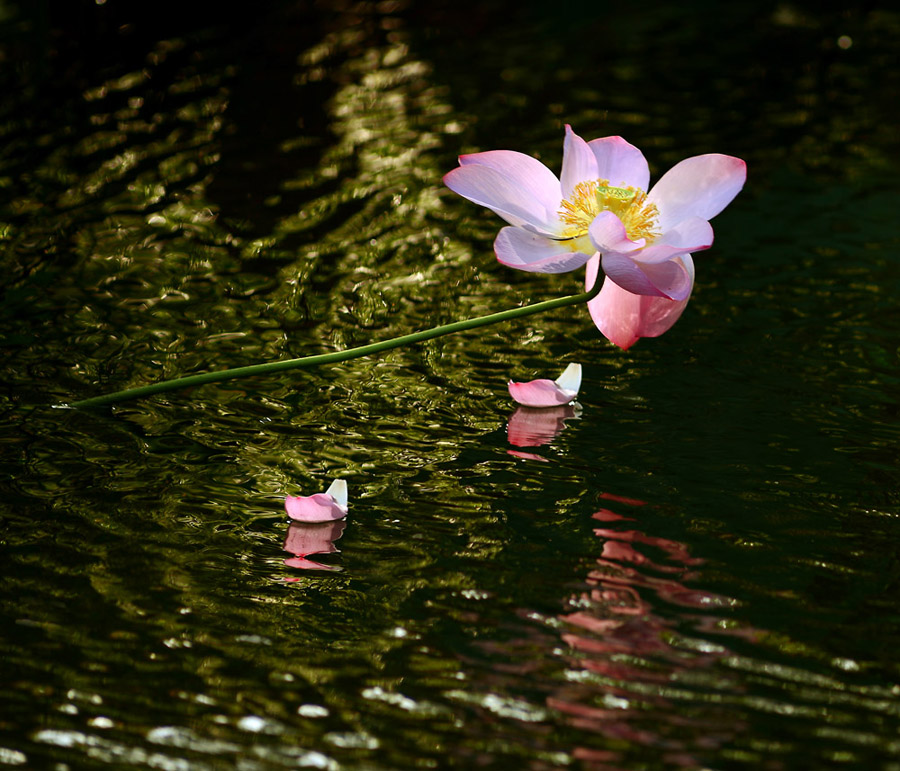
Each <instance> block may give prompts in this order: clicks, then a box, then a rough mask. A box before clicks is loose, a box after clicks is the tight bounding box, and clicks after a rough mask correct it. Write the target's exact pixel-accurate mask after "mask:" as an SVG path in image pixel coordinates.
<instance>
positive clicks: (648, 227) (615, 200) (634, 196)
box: [557, 179, 659, 241]
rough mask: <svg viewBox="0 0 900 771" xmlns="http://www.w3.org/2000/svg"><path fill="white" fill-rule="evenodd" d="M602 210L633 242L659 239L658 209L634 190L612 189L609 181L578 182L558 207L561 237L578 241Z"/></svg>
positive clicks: (632, 188) (645, 196)
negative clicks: (623, 227) (617, 220)
mask: <svg viewBox="0 0 900 771" xmlns="http://www.w3.org/2000/svg"><path fill="white" fill-rule="evenodd" d="M603 211H611V212H612V213H613V214H615V215H616V216H617V217H618V218H619V219H620V220H622V224H623V225H624V226H625V232H626V233H628V237H629V238H630V239H631V240H632V241H637V240H638V239H639V238H646V239H647V241H653V240H654V239H655V238H657V237H658V236H659V231H657V229H656V227H657V220H658V218H659V210H658V209H657V208H656V205H655V204H652V203H647V194H646V193H645V192H644V191H643V190H641V189H640V188H636V187H612V186H611V185H610V184H609V180H608V179H596V180H590V181H588V182H579V183H578V184H577V185H575V189H574V190H573V191H572V195H571V196H569V198H567V199H566V200H565V201H563V202H562V203H561V204H560V206H559V211H558V212H557V213H558V214H559V218H560V220H562V223H563V230H562V235H563V237H564V238H567V239H568V238H573V239H575V238H580V237H582V236H584V235H585V234H586V233H587V232H588V228H589V227H590V225H591V223H592V222H593V221H594V218H595V217H596V216H597V215H598V214H600V212H603Z"/></svg>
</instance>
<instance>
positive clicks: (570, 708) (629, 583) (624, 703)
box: [547, 494, 756, 770]
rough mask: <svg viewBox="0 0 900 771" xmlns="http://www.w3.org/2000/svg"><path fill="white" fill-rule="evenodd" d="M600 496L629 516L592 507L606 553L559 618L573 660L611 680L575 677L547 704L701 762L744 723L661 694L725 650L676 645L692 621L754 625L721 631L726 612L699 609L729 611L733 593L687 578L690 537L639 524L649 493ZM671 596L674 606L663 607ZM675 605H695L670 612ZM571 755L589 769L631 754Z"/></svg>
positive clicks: (577, 722)
mask: <svg viewBox="0 0 900 771" xmlns="http://www.w3.org/2000/svg"><path fill="white" fill-rule="evenodd" d="M600 497H601V498H602V499H603V500H605V501H609V502H610V503H611V504H613V505H614V506H615V507H616V508H621V507H627V514H621V513H617V512H616V511H613V510H611V509H606V508H604V509H600V510H599V511H597V512H596V513H595V514H594V515H593V516H594V519H596V520H598V521H599V522H602V523H603V525H604V526H603V527H598V528H595V529H594V533H595V535H597V537H599V538H601V539H603V544H602V549H601V554H600V556H599V557H598V559H597V561H596V566H595V568H594V569H592V570H591V571H590V573H589V574H588V576H587V579H586V583H587V590H586V591H585V592H583V593H582V594H580V595H579V596H577V597H573V598H571V600H570V603H571V604H572V605H573V606H575V607H576V609H575V610H574V611H573V612H571V613H568V614H565V615H561V616H560V617H559V618H560V620H561V621H563V622H564V623H565V625H566V626H567V627H568V629H567V631H565V632H564V633H563V634H562V638H563V640H564V641H565V642H566V643H567V644H568V645H569V646H570V648H571V650H572V651H573V654H574V656H573V659H572V667H573V668H580V669H582V670H585V671H588V672H593V673H596V674H598V675H600V676H601V677H602V678H604V679H606V680H608V681H611V682H610V683H609V684H608V685H606V686H604V687H602V688H601V687H599V686H597V685H586V684H574V683H573V684H572V685H571V686H568V687H566V688H565V689H564V690H562V691H560V692H558V693H556V694H555V695H554V696H552V697H551V698H549V699H548V701H547V703H548V706H550V707H552V708H554V709H555V710H557V711H558V712H560V713H562V714H563V715H565V716H566V719H567V721H568V722H570V723H571V724H572V725H574V726H576V727H578V728H579V729H581V730H585V731H590V732H596V733H598V734H600V735H602V736H604V737H607V738H608V739H610V740H613V741H614V742H617V743H620V742H622V741H623V740H625V741H627V742H631V743H634V744H636V745H640V746H642V747H645V748H646V747H649V748H652V749H653V750H654V751H656V752H657V753H658V754H657V757H658V759H659V760H661V761H663V762H664V763H666V764H670V765H672V766H675V767H680V768H700V767H702V766H703V763H702V759H701V758H699V757H698V756H697V753H702V752H703V751H706V750H711V749H715V748H716V747H720V746H722V745H723V744H726V743H728V742H729V741H730V740H731V739H732V738H733V736H734V733H735V732H736V731H738V730H740V729H741V726H740V725H739V724H737V723H736V722H734V721H733V720H729V718H728V716H727V713H716V711H715V710H712V709H711V710H708V711H706V712H704V716H703V717H696V715H697V712H698V711H699V710H698V709H694V711H693V715H694V716H692V717H687V716H685V714H684V709H683V708H682V706H680V705H679V704H676V703H673V702H671V701H670V700H669V699H668V698H666V696H665V695H664V693H665V690H664V689H665V687H666V686H667V685H671V684H673V683H676V684H677V683H678V682H679V681H680V680H681V679H682V677H683V676H684V673H687V672H690V671H692V670H695V671H696V670H702V669H704V668H709V667H712V666H714V665H715V664H716V662H717V661H719V660H720V659H721V658H722V657H724V656H727V655H729V651H728V650H727V649H726V648H725V647H724V646H723V645H721V644H720V643H719V642H718V641H715V642H710V643H708V644H707V645H705V646H703V647H702V648H698V649H690V648H686V647H684V646H683V645H681V644H679V631H680V629H681V628H682V627H683V626H684V625H685V623H690V624H692V625H693V626H694V628H695V629H696V630H697V631H698V632H702V633H704V634H705V635H709V634H715V633H718V634H726V633H728V634H738V635H741V636H749V637H754V636H755V635H756V632H755V631H754V630H743V631H734V632H724V631H723V630H722V629H721V624H720V622H721V621H722V618H721V617H720V616H717V615H714V614H708V613H701V611H710V610H712V611H715V610H716V609H717V608H720V609H723V610H724V609H726V608H728V607H730V605H731V601H730V600H728V599H727V598H725V597H721V596H719V595H716V594H713V593H712V592H708V591H705V590H703V589H699V588H691V587H688V586H687V585H686V582H688V581H691V580H695V579H696V578H697V575H696V573H695V572H694V570H695V569H696V568H697V567H698V566H699V565H702V564H703V560H702V559H700V558H697V557H693V556H691V554H690V550H689V547H688V546H687V545H686V544H684V543H681V542H678V541H673V540H671V539H668V538H660V537H656V536H652V535H649V534H647V533H645V532H644V531H643V530H641V529H639V527H637V526H635V523H637V522H638V519H639V518H638V516H637V514H638V512H637V509H639V508H640V507H642V506H644V505H646V504H645V502H644V501H640V500H635V499H633V498H625V497H622V496H617V495H611V494H603V495H601V496H600ZM665 604H668V605H669V608H668V609H665V608H664V607H659V609H657V606H663V605H665ZM672 605H677V606H680V607H682V608H688V609H691V611H692V613H691V614H690V615H686V614H685V613H679V612H677V611H674V612H673V610H672V609H671V606H672ZM657 688H658V690H657ZM695 706H696V705H695ZM701 720H702V721H703V724H702V725H700V721H701ZM572 754H573V757H576V758H578V759H579V760H580V761H581V762H582V763H583V764H584V766H583V767H585V768H596V769H610V770H611V769H618V768H622V767H621V766H618V765H616V763H617V762H623V761H624V760H625V755H624V753H622V752H619V751H618V750H607V749H597V748H596V747H590V748H588V747H576V748H574V750H573V753H572Z"/></svg>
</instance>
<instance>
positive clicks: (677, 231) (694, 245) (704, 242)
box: [632, 217, 713, 264]
mask: <svg viewBox="0 0 900 771" xmlns="http://www.w3.org/2000/svg"><path fill="white" fill-rule="evenodd" d="M712 243H713V229H712V225H710V224H709V223H708V222H707V221H706V220H704V219H700V218H699V217H691V218H689V219H686V220H684V221H683V222H680V223H679V224H678V225H676V226H675V227H674V228H672V229H671V230H668V231H667V232H665V233H663V234H662V235H661V236H660V237H659V238H658V239H657V240H656V242H655V243H653V244H651V245H650V246H647V247H645V248H643V249H641V251H640V252H639V253H638V254H634V255H632V256H633V257H634V258H635V259H636V260H638V261H640V262H642V263H645V264H646V263H653V262H664V261H665V260H671V259H672V258H673V257H678V256H679V255H682V254H689V253H693V252H700V251H703V250H704V249H709V247H711V246H712Z"/></svg>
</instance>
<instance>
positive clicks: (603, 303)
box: [585, 254, 694, 349]
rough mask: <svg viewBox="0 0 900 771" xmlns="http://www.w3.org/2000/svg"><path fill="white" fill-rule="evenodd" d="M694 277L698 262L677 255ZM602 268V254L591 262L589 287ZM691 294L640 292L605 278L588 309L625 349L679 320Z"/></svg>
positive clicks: (586, 284)
mask: <svg viewBox="0 0 900 771" xmlns="http://www.w3.org/2000/svg"><path fill="white" fill-rule="evenodd" d="M675 259H676V260H677V261H679V262H681V264H682V265H683V266H684V269H685V270H686V271H687V272H688V275H689V276H690V279H691V282H692V283H693V279H694V262H693V260H692V259H691V256H690V255H689V254H686V255H683V256H681V257H676V258H675ZM599 268H600V256H599V255H596V256H595V257H592V258H591V260H590V261H589V262H588V264H587V271H586V276H585V286H586V287H588V288H590V287H592V286H593V285H594V281H595V280H596V278H597V274H598V272H599ZM688 299H689V297H686V298H685V299H683V300H680V301H675V300H670V299H668V298H666V297H649V296H645V295H636V294H632V293H631V292H628V291H626V290H625V289H622V287H620V286H619V285H618V284H616V283H615V282H614V281H610V280H609V279H606V280H604V282H603V288H602V289H601V290H600V294H598V295H597V296H596V297H595V298H594V299H593V300H591V301H589V302H588V311H589V312H590V314H591V318H592V319H593V320H594V324H596V325H597V328H598V329H599V330H600V331H601V332H602V333H603V335H604V336H605V337H606V338H607V339H609V340H610V341H611V342H613V343H614V344H615V345H617V346H619V348H622V349H628V348H630V347H631V346H632V345H633V344H634V343H635V342H637V340H638V339H640V338H641V337H658V336H659V335H661V334H662V333H663V332H665V331H667V330H668V329H670V328H671V327H672V325H673V324H674V323H675V322H676V321H678V318H679V317H680V316H681V313H682V311H684V309H685V306H686V305H687V303H688Z"/></svg>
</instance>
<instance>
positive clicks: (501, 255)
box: [494, 228, 591, 273]
mask: <svg viewBox="0 0 900 771" xmlns="http://www.w3.org/2000/svg"><path fill="white" fill-rule="evenodd" d="M494 253H495V254H496V255H497V259H498V260H499V261H500V262H501V263H502V264H504V265H506V266H507V267H510V268H518V269H519V270H527V271H530V272H532V273H568V272H569V271H572V270H576V269H577V268H580V267H581V266H582V265H584V264H585V263H586V262H587V261H588V260H589V259H590V258H591V255H590V254H584V253H583V252H573V251H570V250H568V249H566V248H565V247H564V246H563V245H562V244H561V243H560V242H559V241H552V240H550V239H549V238H544V237H543V236H539V235H535V234H534V233H529V232H528V231H527V230H522V228H503V229H502V230H501V231H500V233H499V234H498V235H497V238H496V240H495V241H494Z"/></svg>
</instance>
